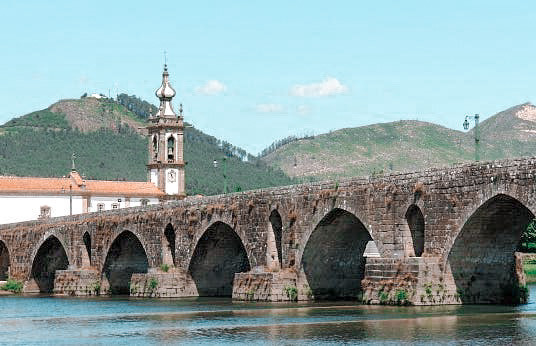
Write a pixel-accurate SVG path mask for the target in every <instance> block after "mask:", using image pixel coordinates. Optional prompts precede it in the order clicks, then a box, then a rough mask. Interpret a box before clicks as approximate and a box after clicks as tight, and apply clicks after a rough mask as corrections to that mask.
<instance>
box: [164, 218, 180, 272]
mask: <svg viewBox="0 0 536 346" xmlns="http://www.w3.org/2000/svg"><path fill="white" fill-rule="evenodd" d="M162 240H163V241H162V263H164V264H167V265H171V266H176V265H177V262H176V260H175V256H176V255H175V241H176V234H175V229H174V228H173V226H172V225H171V224H170V223H168V224H167V226H166V228H165V229H164V238H163V239H162Z"/></svg>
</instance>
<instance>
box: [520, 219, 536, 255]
mask: <svg viewBox="0 0 536 346" xmlns="http://www.w3.org/2000/svg"><path fill="white" fill-rule="evenodd" d="M535 243H536V219H533V220H532V221H531V222H529V224H528V225H527V228H526V229H525V231H524V232H523V234H521V249H522V250H523V251H526V252H530V251H534V250H535V249H534V248H533V247H532V246H530V245H531V244H535Z"/></svg>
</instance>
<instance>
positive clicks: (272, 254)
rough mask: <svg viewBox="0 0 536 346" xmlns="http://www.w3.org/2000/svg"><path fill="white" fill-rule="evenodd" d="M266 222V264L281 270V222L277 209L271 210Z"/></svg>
mask: <svg viewBox="0 0 536 346" xmlns="http://www.w3.org/2000/svg"><path fill="white" fill-rule="evenodd" d="M268 220H269V225H268V234H267V244H266V262H267V264H268V266H269V267H272V268H274V267H275V268H281V267H282V265H283V249H282V247H281V239H282V236H283V221H282V220H281V215H280V214H279V212H278V211H277V209H274V210H272V212H271V213H270V216H269V218H268Z"/></svg>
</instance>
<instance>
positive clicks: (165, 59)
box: [164, 51, 167, 65]
mask: <svg viewBox="0 0 536 346" xmlns="http://www.w3.org/2000/svg"><path fill="white" fill-rule="evenodd" d="M164 65H167V55H166V51H164Z"/></svg>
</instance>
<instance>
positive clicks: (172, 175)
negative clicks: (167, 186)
mask: <svg viewBox="0 0 536 346" xmlns="http://www.w3.org/2000/svg"><path fill="white" fill-rule="evenodd" d="M175 179H177V173H175V171H169V172H168V181H169V182H170V183H173V182H174V181H175Z"/></svg>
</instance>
